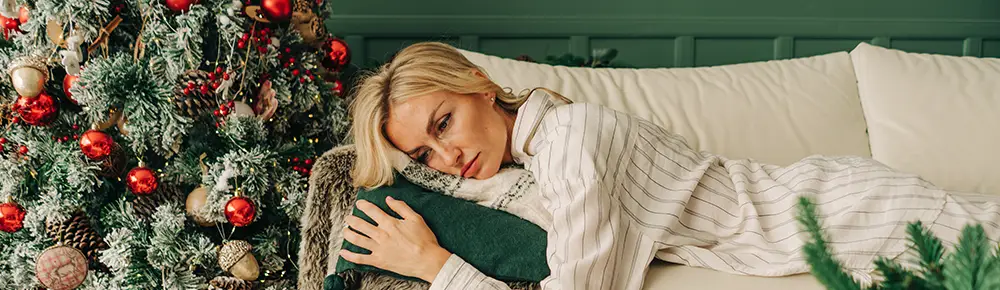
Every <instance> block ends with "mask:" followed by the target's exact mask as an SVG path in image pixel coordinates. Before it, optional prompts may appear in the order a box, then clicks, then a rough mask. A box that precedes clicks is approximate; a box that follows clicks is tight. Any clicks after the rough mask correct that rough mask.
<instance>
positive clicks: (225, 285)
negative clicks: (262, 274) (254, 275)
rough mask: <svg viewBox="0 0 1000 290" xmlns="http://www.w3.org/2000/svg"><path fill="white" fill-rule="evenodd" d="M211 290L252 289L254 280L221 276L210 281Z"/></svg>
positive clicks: (209, 287)
mask: <svg viewBox="0 0 1000 290" xmlns="http://www.w3.org/2000/svg"><path fill="white" fill-rule="evenodd" d="M208 289H209V290H251V289H253V282H250V281H246V280H241V279H239V278H235V277H227V276H219V277H215V279H212V281H210V282H208Z"/></svg>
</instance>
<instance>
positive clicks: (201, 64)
mask: <svg viewBox="0 0 1000 290" xmlns="http://www.w3.org/2000/svg"><path fill="white" fill-rule="evenodd" d="M17 4H19V5H20V4H24V5H25V6H26V7H28V8H29V9H30V11H31V18H30V20H29V21H28V22H26V23H22V24H21V26H20V29H21V30H22V31H23V33H21V32H14V34H13V37H12V41H11V42H6V43H0V66H2V67H6V66H7V65H8V64H9V63H11V61H13V60H15V59H18V58H22V57H25V56H35V57H39V58H41V59H43V60H45V61H46V64H47V66H48V67H47V70H48V73H49V79H48V81H47V82H46V83H45V86H44V90H45V91H46V92H47V93H48V94H49V95H51V96H52V97H53V98H54V99H56V101H57V105H58V109H59V110H58V116H57V117H56V119H55V121H54V122H52V124H50V125H46V126H29V125H26V124H24V123H23V122H22V123H18V124H14V125H12V126H7V127H6V128H5V129H6V130H4V131H3V132H2V133H0V137H4V138H6V139H8V140H9V141H10V143H8V144H5V145H4V146H5V147H6V149H5V150H3V152H2V153H0V170H2V171H3V172H2V173H0V199H4V200H0V202H2V201H5V199H6V198H7V197H11V198H13V199H14V200H15V201H16V202H17V203H18V204H19V205H20V206H23V207H24V208H25V209H26V211H27V215H26V217H25V220H24V228H23V229H22V230H20V231H18V232H16V233H12V234H7V233H0V289H36V288H38V287H40V286H41V285H39V284H38V281H37V280H35V279H34V278H32V277H34V273H33V271H34V264H35V257H37V256H38V255H39V254H40V253H41V252H42V251H43V250H45V249H46V248H47V247H49V246H51V245H52V244H53V241H52V239H51V238H50V237H49V233H47V229H46V224H47V223H50V222H60V221H63V220H65V219H67V218H69V217H70V216H71V214H72V213H74V212H76V211H78V210H82V211H83V212H84V213H85V215H86V216H87V217H89V220H90V221H91V222H92V223H93V225H92V226H93V228H94V229H95V230H96V231H97V233H98V235H100V236H102V237H103V239H104V241H105V242H106V243H107V244H108V246H109V248H108V249H106V250H104V251H101V253H100V257H99V260H98V261H93V262H94V263H100V264H103V265H104V266H107V268H106V269H92V270H91V271H90V273H88V277H87V280H86V282H85V283H84V284H83V285H81V286H80V287H79V289H111V290H116V289H194V288H198V289H203V286H204V284H205V281H208V280H209V279H211V278H213V277H215V276H218V275H227V273H225V272H224V271H222V270H221V269H220V268H219V266H218V263H217V259H216V257H215V255H216V251H217V248H218V246H219V245H220V243H221V241H223V240H228V239H234V238H238V239H245V240H247V241H250V242H252V243H253V245H254V247H255V250H254V254H255V256H257V259H258V261H259V262H260V264H261V266H262V270H263V271H262V272H264V273H265V275H264V276H265V277H263V279H264V281H263V282H261V283H259V285H258V286H259V287H257V288H259V289H289V288H294V287H295V285H294V281H293V278H292V277H295V273H294V270H295V268H294V267H293V266H292V264H293V263H294V257H292V256H291V255H293V254H296V253H297V252H298V251H297V249H295V247H297V243H298V237H297V235H298V229H297V227H296V224H297V221H298V218H299V216H300V215H301V211H302V207H303V202H304V197H305V194H306V192H307V184H308V182H307V181H308V177H307V176H308V173H304V172H299V170H300V169H298V170H293V168H292V167H293V164H298V165H301V164H302V163H301V162H298V163H295V162H293V161H292V160H293V159H303V160H305V159H310V158H315V157H316V156H317V155H319V154H321V153H322V152H323V151H324V150H325V149H326V148H330V147H332V146H335V145H339V144H341V143H343V142H344V140H345V138H344V137H345V136H346V132H347V128H348V124H349V120H348V118H347V113H346V108H345V103H344V102H343V100H342V99H341V98H340V97H339V96H337V95H335V94H334V93H333V91H332V88H333V84H332V79H331V77H339V76H338V75H337V74H328V73H327V72H323V73H321V71H325V70H327V69H328V68H323V67H320V65H319V63H320V60H319V58H318V56H321V55H322V54H319V53H316V52H317V50H318V47H316V46H315V44H309V43H304V42H303V40H302V38H301V36H300V35H299V33H298V32H297V31H296V30H295V29H296V28H294V27H292V26H291V25H270V26H268V25H262V24H261V23H256V24H255V23H254V21H252V20H250V19H249V18H247V16H246V15H243V13H242V11H243V5H245V3H241V2H240V1H232V0H201V1H199V3H198V4H196V5H193V6H191V8H190V9H189V10H188V11H186V12H175V11H170V10H169V9H167V8H166V6H165V5H164V2H163V1H162V0H95V1H56V0H24V1H17ZM323 5H324V6H322V7H319V9H318V10H323V9H326V8H327V7H326V5H329V4H328V3H325V2H324V4H323ZM319 14H320V15H323V14H322V13H319ZM116 17H120V18H116ZM114 19H119V20H121V22H120V23H118V25H117V27H112V26H109V24H110V23H112V21H113V20H114ZM265 26H268V28H267V29H268V30H270V35H272V36H273V37H274V38H271V39H268V40H269V41H270V42H271V43H272V44H270V45H267V46H266V47H265V48H261V47H257V46H250V45H247V46H246V47H238V46H237V45H236V44H237V41H236V40H238V39H240V38H241V36H243V35H244V34H253V35H254V36H256V35H259V34H261V30H262V29H264V27H265ZM50 27H55V28H56V29H58V28H62V34H60V35H58V36H59V37H60V38H62V39H65V38H66V37H70V36H77V37H80V38H82V40H83V43H82V44H81V45H80V47H79V49H80V50H82V51H83V53H82V57H83V59H82V62H81V63H80V64H81V67H82V72H81V75H80V79H79V80H78V81H77V82H76V83H75V85H73V87H72V89H71V90H70V91H69V92H70V93H72V98H70V97H69V96H68V95H66V94H64V93H63V83H62V81H63V78H64V76H65V75H66V71H65V70H64V68H63V67H62V65H63V64H62V63H61V62H60V56H61V54H60V52H62V50H65V49H67V47H66V46H65V45H64V43H57V42H56V41H55V40H56V39H53V36H52V35H51V34H50V33H49V31H48V29H49V28H50ZM71 28H72V29H71ZM98 36H102V39H104V42H103V43H96V44H95V43H94V42H95V40H97V39H98ZM257 41H259V40H257ZM91 47H93V48H95V49H94V50H92V51H91V50H89V48H91ZM293 59H294V61H292V60H293ZM216 67H220V68H224V69H226V70H227V72H228V73H230V76H231V77H232V78H234V80H235V82H234V83H233V86H232V87H230V88H229V89H228V90H225V89H223V90H221V91H220V92H219V94H217V95H215V96H214V100H212V101H215V102H218V103H219V104H223V103H225V102H227V101H242V102H245V103H247V104H249V105H251V106H256V104H255V103H254V102H255V101H256V100H257V99H258V98H259V95H260V93H259V92H258V89H259V88H261V87H262V86H263V84H264V83H265V82H267V83H270V85H271V88H272V89H273V91H274V92H275V100H276V102H277V103H278V107H277V110H276V112H275V113H274V114H273V115H272V116H270V117H268V118H263V117H261V118H255V117H250V116H245V117H238V116H230V117H223V118H215V117H213V116H211V115H210V114H207V115H204V116H199V117H191V118H188V117H187V116H183V115H182V114H180V113H179V112H180V111H179V110H178V109H177V108H175V106H176V105H177V103H176V102H175V101H176V100H177V95H176V94H177V91H179V89H178V87H177V86H179V85H180V84H178V78H177V75H178V74H181V73H183V72H185V71H189V70H202V71H212V70H214V69H215V68H216ZM11 84H12V83H11V81H10V78H9V77H8V76H7V75H4V77H3V78H0V93H2V96H3V97H2V99H3V101H4V103H6V104H9V103H10V102H12V101H13V100H14V99H15V98H16V93H15V92H14V90H13V88H12V86H11ZM115 113H118V114H115ZM254 113H256V112H254ZM119 115H120V116H121V118H118V116H119ZM182 116H183V117H182ZM215 122H218V123H219V124H218V125H216V124H215ZM95 123H97V124H99V125H101V126H100V127H101V128H103V129H102V131H103V132H105V133H107V134H109V135H110V136H111V137H112V138H113V139H114V141H115V142H116V143H117V144H118V145H120V147H121V151H120V153H122V154H123V155H124V156H125V161H124V163H123V164H114V163H108V162H104V161H102V160H91V159H89V158H87V157H84V156H83V155H82V152H81V151H80V148H79V144H77V142H76V140H77V139H76V138H78V137H79V136H78V135H80V134H81V133H82V132H83V131H85V130H87V129H89V128H90V127H91V125H93V124H95ZM21 145H24V146H25V147H27V148H30V150H29V151H28V153H26V154H21V153H17V152H16V150H17V146H21ZM140 160H141V161H144V162H145V163H146V164H147V166H149V167H151V168H153V169H154V170H155V171H156V172H157V173H158V176H159V178H160V179H159V180H160V186H161V188H162V190H163V191H162V192H169V191H177V192H182V193H184V192H190V191H191V190H192V189H194V188H197V187H202V186H203V187H207V188H209V189H211V190H210V193H209V195H208V198H207V201H206V203H207V205H206V206H204V207H203V208H201V210H202V211H203V212H204V213H205V214H204V215H200V214H199V216H205V217H210V218H211V220H212V221H214V222H216V223H217V224H216V225H215V227H216V228H215V229H213V228H209V227H201V226H199V225H196V224H195V223H194V222H193V221H191V218H190V217H189V216H187V215H186V213H185V211H184V210H183V209H182V206H181V205H182V204H183V202H184V200H183V199H181V200H172V201H165V202H164V203H161V204H160V206H159V207H157V208H156V209H157V210H156V212H155V213H154V214H153V216H152V217H150V218H149V219H138V218H137V217H136V216H137V214H138V212H137V210H136V208H134V206H135V204H136V201H137V200H138V199H139V198H138V197H137V196H136V195H134V194H133V193H131V192H130V191H129V190H128V189H127V188H126V187H125V185H124V182H123V178H124V174H121V175H118V176H104V175H101V174H107V173H108V172H115V170H118V169H125V171H127V169H129V168H133V167H136V166H137V163H138V162H139V161H140ZM123 172H124V171H123ZM157 193H159V192H157ZM237 193H239V194H241V195H244V196H247V197H249V198H251V199H252V200H253V201H254V202H255V203H256V205H257V206H258V207H259V208H258V216H257V221H256V222H257V223H267V224H261V225H259V226H258V225H254V226H252V227H250V228H244V229H235V228H233V227H232V225H231V224H229V223H227V221H226V220H225V217H224V215H223V212H222V206H223V205H224V204H225V203H226V201H227V200H228V199H229V198H231V197H232V196H234V195H235V194H237ZM154 194H155V193H154ZM182 198H183V197H182ZM286 272H287V273H286Z"/></svg>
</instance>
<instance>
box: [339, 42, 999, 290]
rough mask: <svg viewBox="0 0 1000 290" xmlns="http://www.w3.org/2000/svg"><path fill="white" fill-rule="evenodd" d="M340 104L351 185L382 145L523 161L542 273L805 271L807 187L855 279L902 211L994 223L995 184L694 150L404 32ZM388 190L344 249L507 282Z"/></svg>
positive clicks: (865, 275) (347, 255)
mask: <svg viewBox="0 0 1000 290" xmlns="http://www.w3.org/2000/svg"><path fill="white" fill-rule="evenodd" d="M351 114H352V117H353V120H354V127H353V131H352V134H353V137H354V142H355V145H356V147H357V160H356V164H355V165H354V168H353V172H352V175H353V178H354V181H355V183H356V185H357V186H360V187H368V188H371V187H378V186H383V185H386V184H390V183H391V182H392V177H393V172H392V170H393V167H392V164H391V161H390V156H391V152H393V150H398V151H401V152H405V153H406V154H407V155H408V156H410V157H411V158H413V159H414V160H416V161H419V162H422V163H424V164H426V165H428V166H429V167H431V168H433V169H435V170H438V171H441V172H443V173H447V174H453V175H459V176H463V177H467V178H474V179H489V178H490V177H492V176H494V175H495V174H496V173H497V172H498V170H499V169H500V168H501V165H504V164H509V163H519V164H522V165H524V167H525V169H527V170H529V171H531V173H532V174H533V175H534V177H535V178H536V180H537V183H538V185H539V188H540V192H538V193H537V194H540V195H541V196H542V198H541V200H543V201H544V202H542V204H541V205H539V206H540V207H544V208H545V209H546V210H547V211H548V212H550V213H551V214H552V223H551V226H550V228H548V229H546V230H547V232H548V237H547V239H548V249H547V255H546V256H547V263H548V265H549V267H550V272H551V274H550V276H549V277H547V278H546V279H545V280H543V281H541V286H542V288H543V289H640V288H641V287H642V283H643V279H644V277H645V275H646V267H647V266H648V265H649V263H650V262H651V261H652V259H654V258H657V259H661V260H664V261H668V262H674V263H680V264H685V265H691V266H695V267H704V268H711V269H716V270H719V271H725V272H729V273H735V274H743V275H756V276H783V275H791V274H796V273H805V272H808V271H809V266H808V264H807V263H806V262H805V260H804V257H803V254H802V251H801V247H802V245H803V244H804V242H805V238H806V235H805V234H804V233H802V232H801V231H800V229H799V225H798V224H797V222H796V220H795V214H796V210H795V206H796V202H797V201H798V197H799V196H802V195H810V196H812V197H813V198H814V200H815V202H816V203H817V206H818V210H819V213H820V215H821V218H822V219H823V221H824V223H825V226H826V228H825V230H826V231H827V234H828V235H829V237H830V241H829V245H830V246H831V247H832V249H833V251H834V252H835V253H837V257H836V258H837V259H839V260H840V261H841V262H842V263H843V265H844V266H845V267H846V268H848V269H850V270H851V271H853V272H852V273H851V274H852V275H855V277H858V278H861V279H865V280H870V277H869V274H870V272H871V271H872V268H871V267H872V262H873V261H874V259H875V257H878V256H885V257H889V258H897V257H899V256H900V255H901V254H903V253H904V251H906V249H907V248H906V247H907V245H906V241H905V239H906V232H905V227H906V223H908V222H911V221H916V220H920V221H922V222H923V223H924V225H926V226H929V227H930V229H931V230H932V231H933V232H934V233H935V234H936V235H938V236H939V237H941V238H942V239H943V240H944V242H945V244H946V246H950V244H951V243H954V242H956V241H957V236H958V230H959V229H961V228H962V226H964V225H965V224H967V223H982V224H983V226H984V227H985V228H986V231H987V234H988V237H989V238H990V239H991V240H993V241H994V242H995V241H996V240H997V236H998V228H997V227H998V222H1000V212H997V211H998V209H1000V207H997V206H995V205H997V202H996V201H997V200H996V199H997V197H987V196H979V197H977V198H981V199H982V201H978V202H976V203H972V202H970V199H967V197H968V196H959V195H956V194H953V193H948V192H945V191H943V190H940V189H938V188H936V187H934V186H933V185H931V184H930V183H928V182H926V181H924V180H922V179H921V178H919V177H917V176H912V175H908V174H905V173H900V172H896V171H893V170H892V169H891V168H888V167H886V166H883V165H882V164H879V163H877V162H875V161H873V160H870V159H865V158H860V157H851V156H842V157H827V156H810V157H807V158H805V159H802V160H801V161H799V162H797V163H795V164H792V165H789V166H785V167H779V166H774V165H768V164H760V163H757V162H755V161H753V160H732V159H728V158H725V157H723V156H718V155H715V154H711V153H707V152H698V151H696V150H693V149H692V148H691V147H689V146H688V145H687V143H686V142H685V141H684V139H683V138H681V137H680V136H678V135H675V134H673V133H670V132H667V131H666V130H664V129H663V128H660V127H658V126H656V125H654V124H652V123H649V122H646V121H643V120H641V119H639V118H636V117H634V116H630V115H627V114H625V113H622V112H618V111H614V110H612V109H609V108H606V107H603V106H600V105H596V104H582V103H580V104H573V103H571V102H570V101H569V100H568V99H566V98H564V97H562V96H560V95H559V94H558V93H555V92H552V91H549V90H546V89H535V90H532V91H530V92H528V93H525V94H520V95H515V94H512V93H510V92H508V91H507V90H505V89H503V87H501V86H500V85H499V84H496V83H494V82H493V81H491V80H490V78H489V77H488V76H487V75H486V74H484V73H483V71H482V70H481V69H480V68H479V67H477V66H476V65H474V64H473V63H471V62H470V61H469V60H467V59H466V58H464V57H463V56H462V55H461V54H460V53H459V52H458V51H457V50H456V49H455V48H453V47H451V46H448V45H446V44H442V43H436V42H427V43H418V44H414V45H412V46H409V47H407V48H405V49H403V50H401V51H400V52H398V53H397V55H396V56H395V57H394V59H393V60H391V62H390V63H387V64H385V65H384V66H382V67H381V68H380V69H379V70H378V71H376V72H374V73H372V74H371V75H369V76H366V78H365V79H364V80H363V81H362V82H361V84H360V87H359V88H358V90H357V95H356V99H355V100H354V103H353V104H352V107H351ZM387 202H388V204H389V205H390V207H391V208H392V209H393V211H396V212H397V213H399V214H400V216H401V217H402V219H395V218H393V217H391V216H389V215H387V214H385V213H384V212H382V211H381V210H379V209H378V208H377V207H376V206H374V205H372V204H371V203H367V202H359V203H358V207H359V209H361V210H362V211H364V212H365V213H366V214H368V215H369V216H371V217H372V218H373V219H374V221H375V222H376V223H377V224H378V226H375V225H372V224H369V223H366V222H365V221H363V220H361V219H358V218H352V219H348V220H347V223H348V225H349V226H351V228H353V230H352V229H345V231H344V238H345V239H346V240H348V241H350V242H351V243H354V244H355V245H358V246H360V247H362V248H365V249H368V250H370V251H371V252H372V253H371V254H367V255H361V254H357V253H352V252H349V251H342V252H341V253H340V255H341V256H342V257H344V259H346V260H348V261H351V262H354V263H358V264H366V265H371V266H374V267H378V268H382V269H386V270H389V271H393V272H396V273H399V274H402V275H407V276H411V277H416V278H420V279H423V280H425V281H427V282H429V283H430V287H431V289H506V288H507V286H506V285H505V284H504V283H501V282H499V281H497V280H495V279H493V278H490V277H487V276H485V275H483V274H482V273H480V272H479V271H477V270H476V269H475V268H474V267H472V266H469V265H468V264H467V263H465V262H464V261H463V260H462V257H458V256H455V255H452V254H451V253H449V252H448V251H447V250H445V249H443V248H442V247H440V246H439V245H438V243H437V242H436V239H435V236H434V233H432V232H431V231H430V230H429V229H428V227H427V226H426V225H425V224H424V222H423V221H422V218H421V217H420V215H419V214H417V213H416V212H414V211H413V210H412V209H410V208H409V207H408V206H407V205H406V204H404V203H403V202H400V201H395V200H391V199H390V200H388V201H387ZM355 230H356V231H357V232H355ZM362 234H363V235H362ZM900 262H903V263H905V262H906V261H900Z"/></svg>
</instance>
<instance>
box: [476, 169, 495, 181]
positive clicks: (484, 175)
mask: <svg viewBox="0 0 1000 290" xmlns="http://www.w3.org/2000/svg"><path fill="white" fill-rule="evenodd" d="M499 172H500V166H496V167H494V166H490V167H487V168H483V169H482V170H481V171H479V173H478V174H476V175H473V176H472V179H479V180H484V179H490V178H491V177H493V176H496V175H497V173H499Z"/></svg>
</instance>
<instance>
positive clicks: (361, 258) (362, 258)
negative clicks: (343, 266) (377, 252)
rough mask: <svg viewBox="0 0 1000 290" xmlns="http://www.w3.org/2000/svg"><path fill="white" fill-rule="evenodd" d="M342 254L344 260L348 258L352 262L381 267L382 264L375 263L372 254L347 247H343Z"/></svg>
mask: <svg viewBox="0 0 1000 290" xmlns="http://www.w3.org/2000/svg"><path fill="white" fill-rule="evenodd" d="M340 256H341V257H344V260H347V261H348V262H351V263H355V264H361V265H369V266H374V267H377V268H381V265H375V261H374V260H373V259H372V258H371V255H362V254H358V253H355V252H351V251H348V250H345V249H341V250H340Z"/></svg>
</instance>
